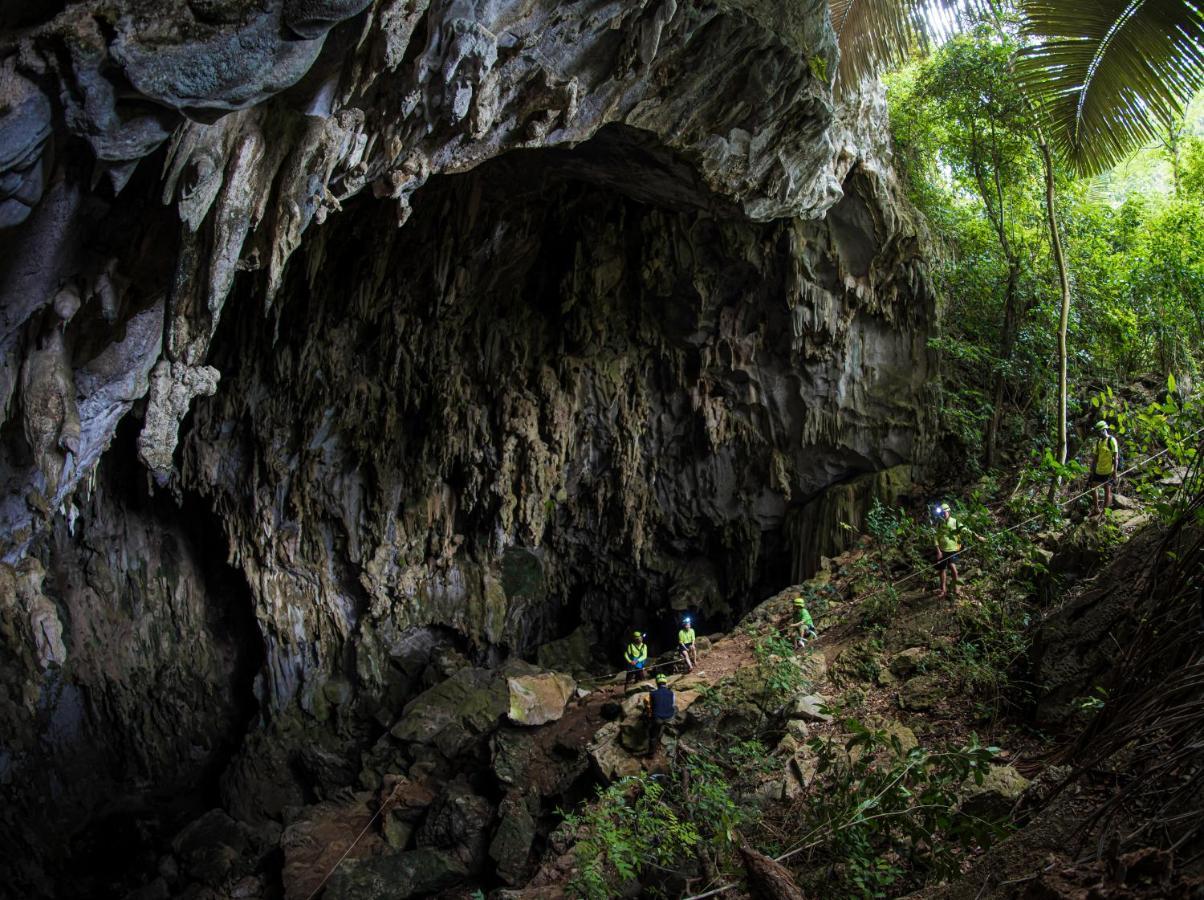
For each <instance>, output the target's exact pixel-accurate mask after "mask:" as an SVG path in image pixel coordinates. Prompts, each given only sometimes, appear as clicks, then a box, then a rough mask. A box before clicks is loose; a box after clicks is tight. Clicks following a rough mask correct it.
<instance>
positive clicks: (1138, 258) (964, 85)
mask: <svg viewBox="0 0 1204 900" xmlns="http://www.w3.org/2000/svg"><path fill="white" fill-rule="evenodd" d="M1018 54H1022V45H1021V43H1020V41H1019V39H1018V38H1017V37H1016V36H1015V29H1014V27H1013V26H1012V25H1011V24H1010V23H1009V22H1007V21H1006V20H1003V21H993V22H989V23H984V24H980V25H978V26H977V27H976V28H975V29H973V30H971V31H969V32H967V33H964V34H962V35H959V36H957V37H955V38H954V39H952V40H950V41H949V42H948V43H946V44H945V45H944V46H943V47H941V48H940V50H939V51H937V52H936V53H935V54H933V55H932V56H931V57H930V58H928V59H925V60H922V61H920V62H916V63H913V64H912V65H910V66H909V67H907V68H906V69H904V70H903V71H901V72H900V73H898V74H896V75H895V76H893V77H892V78H891V79H890V82H889V99H890V104H891V111H892V127H893V130H894V135H895V143H896V149H897V160H898V162H899V164H900V167H901V169H902V174H903V176H904V179H905V182H906V183H907V185H908V186H909V190H910V193H911V195H912V197H913V199H914V201H915V202H916V203H917V204H918V205H919V207H920V208H921V209H922V210H923V212H924V213H925V215H926V217H927V219H928V221H929V222H930V224H931V227H932V229H933V233H934V237H935V238H937V240H938V244H939V246H940V247H941V250H942V256H943V262H942V263H941V264H940V266H939V267H938V272H937V275H938V286H939V289H940V293H941V294H942V296H943V297H944V298H945V303H946V308H945V312H944V317H943V318H944V322H945V330H944V333H943V334H941V335H940V336H939V337H938V338H937V339H936V340H935V341H934V346H935V347H936V348H937V349H938V350H940V351H941V353H942V356H943V359H944V370H945V371H944V378H943V388H944V390H943V402H942V407H941V424H942V430H943V432H944V433H945V435H946V436H947V438H946V443H945V447H946V449H947V452H948V454H949V457H950V459H951V460H952V461H954V462H957V463H960V464H962V465H964V467H965V470H966V474H977V473H980V472H982V471H985V470H989V469H990V468H992V467H994V466H996V465H1001V464H1004V463H1008V462H1009V461H1010V462H1018V461H1021V460H1024V459H1026V458H1033V459H1035V460H1036V461H1039V462H1040V463H1041V464H1042V465H1043V466H1044V469H1045V475H1046V477H1049V476H1061V477H1063V478H1065V477H1067V476H1071V475H1074V474H1075V470H1074V469H1070V470H1062V469H1058V468H1057V466H1058V465H1061V460H1060V452H1059V448H1058V445H1057V428H1056V427H1055V426H1056V424H1057V418H1058V408H1059V405H1060V404H1059V396H1058V380H1057V379H1056V378H1053V377H1051V374H1050V373H1051V367H1052V365H1053V363H1054V362H1055V361H1056V360H1057V358H1058V331H1059V321H1058V320H1059V316H1060V313H1061V296H1060V291H1059V289H1058V271H1057V266H1056V265H1055V262H1056V260H1055V256H1054V253H1053V250H1054V248H1053V245H1052V242H1051V240H1050V233H1051V232H1050V228H1049V222H1048V220H1047V214H1048V209H1047V206H1048V203H1047V200H1048V198H1047V197H1046V194H1045V189H1046V184H1045V180H1044V174H1043V173H1044V160H1043V155H1042V148H1041V145H1040V143H1039V141H1038V140H1037V139H1036V138H1035V135H1038V134H1039V133H1040V118H1039V117H1038V116H1037V115H1036V112H1035V111H1034V108H1033V106H1032V104H1031V103H1030V102H1029V101H1028V98H1027V97H1026V95H1025V94H1024V93H1023V92H1022V90H1021V88H1020V86H1019V85H1018V84H1017V82H1016V78H1015V66H1014V63H1013V60H1014V59H1015V58H1016V57H1017V55H1018ZM1166 152H1167V153H1170V152H1171V150H1170V149H1167V151H1166ZM1173 155H1174V170H1175V171H1176V172H1177V173H1178V176H1177V179H1176V182H1175V183H1176V189H1175V192H1174V193H1172V194H1171V195H1169V196H1166V197H1151V196H1145V195H1133V196H1129V197H1127V198H1125V199H1124V200H1123V202H1120V203H1117V202H1116V200H1115V198H1114V197H1108V196H1105V195H1104V193H1103V192H1102V191H1100V190H1098V189H1097V188H1096V185H1095V183H1093V182H1090V181H1084V180H1074V179H1072V178H1071V177H1070V175H1069V173H1067V172H1064V171H1056V172H1055V173H1054V175H1055V183H1054V197H1053V199H1054V205H1055V207H1056V208H1057V209H1058V210H1059V212H1060V218H1061V234H1062V237H1063V238H1064V244H1065V249H1066V263H1067V267H1068V270H1069V273H1070V280H1071V293H1072V295H1073V306H1072V308H1071V311H1070V316H1069V320H1068V323H1067V335H1066V340H1067V344H1068V347H1069V376H1068V378H1069V384H1070V388H1071V390H1070V397H1069V400H1068V415H1069V421H1070V423H1071V425H1070V430H1071V434H1070V452H1071V455H1072V456H1073V455H1074V453H1075V451H1076V450H1078V451H1080V452H1082V450H1083V448H1084V447H1085V446H1087V444H1088V438H1089V436H1090V427H1091V424H1092V423H1093V422H1094V421H1095V420H1096V419H1097V418H1100V417H1101V413H1103V414H1104V415H1105V417H1107V418H1109V419H1110V420H1111V421H1112V422H1113V423H1115V424H1118V425H1119V424H1121V416H1123V417H1124V425H1123V427H1124V428H1126V429H1128V428H1130V427H1132V428H1133V429H1134V430H1135V429H1136V428H1137V421H1138V419H1139V415H1138V411H1139V410H1147V411H1148V410H1150V409H1151V408H1154V409H1155V415H1156V417H1157V416H1162V417H1163V419H1162V425H1163V427H1162V430H1161V433H1159V431H1158V428H1157V427H1156V426H1155V423H1154V422H1150V423H1149V426H1148V427H1145V428H1144V430H1143V432H1142V434H1140V435H1137V434H1134V435H1133V436H1134V437H1137V438H1138V440H1137V441H1135V442H1134V445H1133V446H1129V447H1126V453H1127V455H1128V456H1129V457H1130V458H1132V457H1134V456H1135V454H1136V453H1137V452H1138V451H1140V452H1142V453H1143V454H1144V453H1147V452H1156V451H1157V450H1161V449H1163V448H1164V447H1166V446H1168V442H1171V441H1174V440H1175V436H1176V435H1177V436H1178V437H1179V439H1180V440H1182V438H1183V437H1185V436H1186V435H1188V434H1191V433H1193V432H1195V431H1196V430H1197V429H1198V428H1199V427H1200V426H1201V424H1204V417H1202V416H1201V410H1200V408H1199V406H1200V405H1199V403H1198V402H1196V401H1193V400H1191V399H1190V396H1191V387H1192V386H1193V385H1194V384H1195V383H1196V381H1197V380H1198V378H1199V376H1200V370H1201V362H1202V360H1204V352H1202V348H1204V313H1202V299H1201V298H1202V296H1204V294H1202V293H1201V291H1202V289H1204V240H1201V238H1204V144H1202V143H1201V139H1200V138H1198V137H1194V136H1192V135H1190V134H1187V133H1181V134H1180V135H1179V136H1178V137H1177V139H1176V140H1175V142H1174V143H1173ZM1168 385H1169V387H1170V389H1169V390H1168V389H1167V386H1168ZM1101 395H1102V396H1104V397H1107V398H1108V400H1107V403H1106V404H1104V405H1101V404H1100V403H1099V402H1093V401H1094V400H1095V399H1096V398H1098V397H1100V396H1101ZM1118 398H1123V399H1118ZM1168 404H1169V406H1170V407H1171V408H1169V409H1166V410H1163V409H1162V407H1163V406H1164V405H1168ZM1127 436H1128V435H1127V434H1124V433H1122V434H1121V437H1122V439H1125V438H1126V437H1127ZM1185 443H1187V442H1185ZM1046 451H1048V453H1047V452H1046ZM1191 453H1192V451H1191V450H1190V449H1189V448H1187V447H1183V448H1182V454H1181V456H1179V458H1178V461H1179V464H1182V463H1185V462H1187V461H1189V460H1190V458H1191Z"/></svg>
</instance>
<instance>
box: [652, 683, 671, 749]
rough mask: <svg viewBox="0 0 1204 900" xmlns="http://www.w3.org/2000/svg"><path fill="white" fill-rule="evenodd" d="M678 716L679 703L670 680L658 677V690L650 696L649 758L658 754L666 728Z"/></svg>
mask: <svg viewBox="0 0 1204 900" xmlns="http://www.w3.org/2000/svg"><path fill="white" fill-rule="evenodd" d="M676 714H677V701H676V698H675V697H674V695H673V689H672V688H670V687H669V679H668V677H667V676H665V675H663V674H661V675H657V676H656V690H655V691H652V693H650V694H649V695H648V756H652V755H654V754H655V753H656V750H657V748H658V747H659V746H660V743H661V735H662V734H663V733H664V731H665V726H666V725H667V724H669V722H670V721H671V720H672V719H673V717H674V716H675V715H676Z"/></svg>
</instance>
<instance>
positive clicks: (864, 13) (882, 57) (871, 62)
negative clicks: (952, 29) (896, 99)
mask: <svg viewBox="0 0 1204 900" xmlns="http://www.w3.org/2000/svg"><path fill="white" fill-rule="evenodd" d="M828 6H829V9H830V10H831V15H832V30H833V31H834V32H836V45H837V47H839V48H840V66H839V68H838V69H837V73H836V84H837V86H838V87H840V86H845V87H847V86H854V85H857V84H860V83H861V81H862V79H864V78H867V77H870V76H873V75H876V74H878V73H879V72H881V71H883V70H884V69H886V68H889V67H890V66H892V65H897V64H899V63H901V62H903V60H904V59H906V57H907V54H908V53H909V52H910V51H911V50H912V49H913V48H914V47H916V46H917V45H923V44H926V43H927V32H926V31H925V29H924V22H923V16H922V15H921V14H920V13H919V10H918V6H919V4H917V3H915V2H913V0H830V2H829V4H828Z"/></svg>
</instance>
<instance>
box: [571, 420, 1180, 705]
mask: <svg viewBox="0 0 1204 900" xmlns="http://www.w3.org/2000/svg"><path fill="white" fill-rule="evenodd" d="M1202 433H1204V426H1201V427H1200V428H1197V429H1196V430H1195V431H1193V432H1192V433H1191V434H1189V435H1187V436H1186V437H1185V438H1184V439H1183V442H1184V443H1186V442H1187V441H1190V440H1191V439H1192V438H1194V437H1196V436H1197V435H1199V434H1202ZM1170 450H1171V448H1170V447H1167V448H1166V449H1164V450H1159V451H1158V452H1157V453H1152V454H1150V455H1149V456H1147V457H1146V458H1145V459H1142V460H1140V461H1139V462H1136V463H1134V464H1133V465H1131V466H1129V468H1127V469H1125V470H1124V471H1123V472H1119V473H1117V475H1116V480H1117V481H1120V479H1122V478H1124V477H1125V476H1126V475H1128V474H1129V473H1130V472H1136V471H1137V470H1138V469H1140V468H1143V467H1144V466H1147V465H1149V464H1150V463H1151V462H1153V461H1154V460H1156V459H1158V458H1159V457H1162V456H1165V455H1166V454H1167V453H1169V452H1170ZM1094 490H1098V488H1088V489H1087V490H1085V491H1081V492H1079V493H1077V494H1075V495H1073V496H1071V497H1069V498H1067V499H1066V500H1063V501H1061V502H1060V503H1058V504H1056V506H1055V507H1054V508H1055V509H1062V508H1063V507H1066V506H1069V505H1070V504H1072V503H1074V502H1076V501H1078V500H1081V499H1082V498H1083V497H1086V496H1087V495H1088V494H1090V493H1091V492H1092V491H1094ZM1042 515H1043V513H1038V514H1036V515H1033V516H1029V517H1028V518H1027V519H1024V520H1023V521H1020V522H1017V523H1016V524H1015V525H1011V526H1009V527H1008V528H1004V529H1003V530H1002V531H1000V532H999V533H1000V534H1001V535H1002V534H1011V533H1012V532H1014V531H1017V530H1019V529H1021V528H1023V527H1024V526H1025V525H1029V524H1031V523H1033V522H1035V521H1037V520H1038V519H1040V518H1041V517H1042ZM958 553H959V554H960V555H961V556H962V558H966V557H969V556H973V552H972V551H971V550H969V549H963V550H960V551H958ZM939 565H940V561H939V560H938V561H936V562H932V563H928V564H927V565H925V566H921V567H920V568H918V569H915V570H913V571H911V572H909V573H908V574H907V575H904V576H903V577H901V578H899V579H897V580H896V581H893V582H888V583H887V584H884V585H881V586H880V587H877V588H875V589H874V590H872V591H870V592H869V593H868V594H864V595H861V596H860V597H859V598H858V599H860V600H861V601H862V602H864V601H866V600H869V599H871V598H873V597H876V596H878V595H879V594H882V593H885V592H886V591H889V590H897V589H898V588H899V587H901V586H902V585H904V584H907V583H908V582H909V581H911V580H912V579H913V578H916V577H918V576H920V575H923V574H925V573H927V572H930V571H932V570H933V569H935V568H937V566H939ZM679 662H680V659H676V658H675V659H670V660H668V661H667V662H662V663H657V664H656V665H653V666H646V667H645V668H643V669H641V670H640V671H641V672H654V671H656V670H658V669H666V668H671V667H673V666H676V665H678V663H679ZM628 671H629V670H627V669H623V670H620V671H618V672H610V673H607V674H605V675H592V676H588V677H586V678H582V679H579V680H578V683H581V684H585V683H588V684H591V685H595V686H597V685H600V684H602V683H603V682H607V681H611V680H613V679H616V678H618V677H619V676H620V675H625V674H627V672H628Z"/></svg>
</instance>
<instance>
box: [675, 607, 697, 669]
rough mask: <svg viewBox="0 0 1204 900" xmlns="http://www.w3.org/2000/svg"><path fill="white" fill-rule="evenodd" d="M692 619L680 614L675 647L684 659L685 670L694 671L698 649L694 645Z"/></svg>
mask: <svg viewBox="0 0 1204 900" xmlns="http://www.w3.org/2000/svg"><path fill="white" fill-rule="evenodd" d="M694 641H695V636H694V620H693V619H691V618H690V616H688V615H686V616H682V619H681V628H679V629H677V649H678V651H680V653H681V656H682V659H684V660H685V661H686V670H687V671H689V672H693V671H694V667H695V666H696V665H698V650H697V649H696V648H695V647H694Z"/></svg>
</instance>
